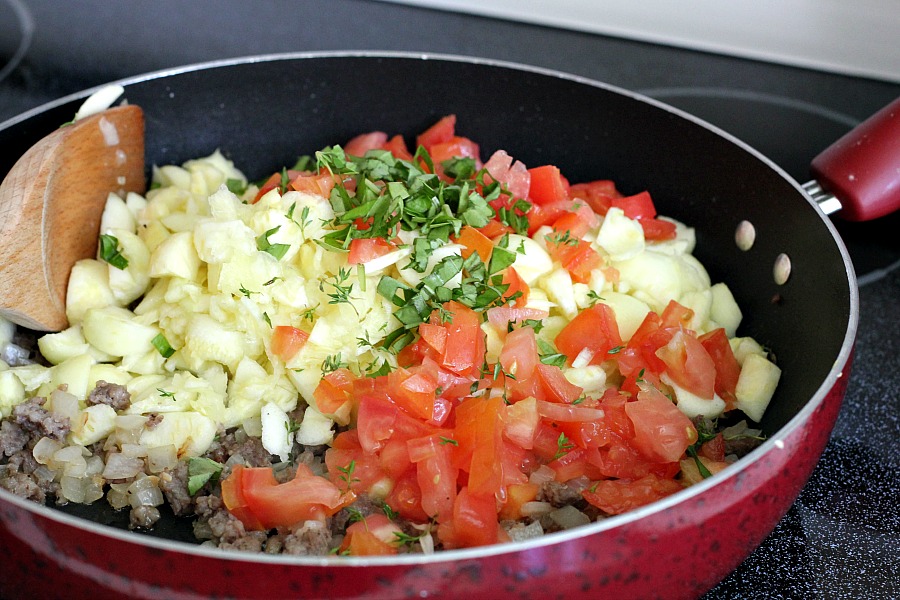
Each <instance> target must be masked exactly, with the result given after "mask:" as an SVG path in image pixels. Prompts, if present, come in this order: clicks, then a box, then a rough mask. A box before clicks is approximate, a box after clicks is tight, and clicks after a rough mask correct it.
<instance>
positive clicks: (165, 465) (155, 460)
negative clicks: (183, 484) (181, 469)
mask: <svg viewBox="0 0 900 600" xmlns="http://www.w3.org/2000/svg"><path fill="white" fill-rule="evenodd" d="M177 465H178V449H177V448H175V446H174V445H173V444H167V445H165V446H156V447H155V448H149V449H148V450H147V470H148V471H150V472H151V473H160V472H162V471H165V470H166V469H174V468H175V467H176V466H177Z"/></svg>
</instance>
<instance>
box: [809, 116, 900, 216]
mask: <svg viewBox="0 0 900 600" xmlns="http://www.w3.org/2000/svg"><path fill="white" fill-rule="evenodd" d="M812 173H813V176H814V177H815V178H816V180H817V181H818V182H819V184H820V185H821V186H822V188H824V189H825V190H826V191H828V192H830V193H831V194H834V196H836V197H837V199H838V200H840V202H841V212H840V213H839V214H840V215H841V217H843V218H844V219H847V220H848V221H868V220H870V219H877V218H878V217H883V216H884V215H886V214H889V213H891V212H894V211H895V210H897V209H898V208H900V98H897V99H896V100H894V101H893V102H891V103H890V104H888V105H887V106H886V107H884V108H883V109H881V110H880V111H878V112H877V113H875V114H874V115H872V116H871V117H869V118H868V119H866V120H865V121H863V122H862V123H861V124H860V125H859V126H857V127H856V128H855V129H853V130H852V131H851V132H850V133H848V134H847V135H845V136H844V137H842V138H841V139H839V140H838V141H837V142H835V143H834V144H832V145H831V146H829V147H828V148H826V149H825V151H823V152H822V153H821V154H819V155H818V156H817V157H816V158H815V159H813V161H812Z"/></svg>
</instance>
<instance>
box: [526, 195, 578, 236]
mask: <svg viewBox="0 0 900 600" xmlns="http://www.w3.org/2000/svg"><path fill="white" fill-rule="evenodd" d="M572 205H573V202H572V201H571V200H561V201H559V202H553V203H550V204H543V205H541V204H534V205H532V207H531V209H530V210H529V211H528V234H529V235H534V233H535V232H536V231H537V230H538V229H540V228H541V227H543V226H544V225H552V224H553V223H554V222H555V221H556V220H557V219H559V218H560V217H562V216H563V215H565V214H567V213H569V212H571V209H572Z"/></svg>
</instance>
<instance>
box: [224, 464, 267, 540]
mask: <svg viewBox="0 0 900 600" xmlns="http://www.w3.org/2000/svg"><path fill="white" fill-rule="evenodd" d="M243 475H244V466H243V465H236V466H235V468H233V469H232V470H231V474H230V475H229V476H228V477H226V478H225V479H223V480H222V502H223V503H224V504H225V508H227V509H228V512H230V513H231V514H232V515H234V516H235V517H236V518H237V519H238V520H239V521H240V522H241V523H243V524H244V527H245V528H246V529H248V530H250V531H259V530H262V529H265V526H264V525H263V524H262V522H261V521H260V520H259V518H258V517H257V516H256V514H255V513H254V512H253V511H252V510H251V509H250V505H249V502H248V501H247V498H246V497H245V496H244V486H243Z"/></svg>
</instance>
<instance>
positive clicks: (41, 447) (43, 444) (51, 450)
mask: <svg viewBox="0 0 900 600" xmlns="http://www.w3.org/2000/svg"><path fill="white" fill-rule="evenodd" d="M60 448H62V444H60V443H59V442H57V441H56V440H53V439H50V438H48V437H42V438H41V439H39V440H38V441H37V443H36V444H35V445H34V449H33V450H32V451H31V453H32V455H33V456H34V460H36V461H38V463H40V464H42V465H47V464H50V461H52V460H53V455H54V454H56V452H57V451H59V449H60Z"/></svg>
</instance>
